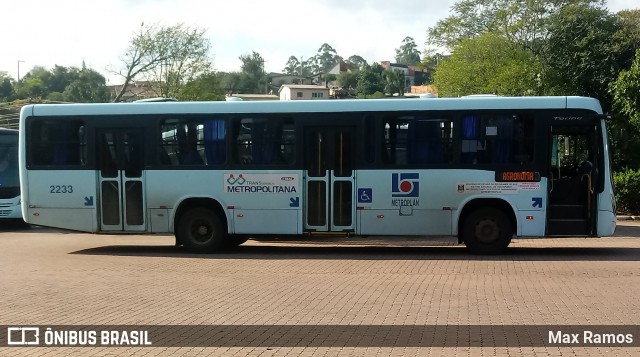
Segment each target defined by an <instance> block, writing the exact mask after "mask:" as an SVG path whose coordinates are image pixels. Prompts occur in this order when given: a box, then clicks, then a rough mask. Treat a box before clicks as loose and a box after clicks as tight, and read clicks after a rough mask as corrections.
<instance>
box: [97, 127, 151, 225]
mask: <svg viewBox="0 0 640 357" xmlns="http://www.w3.org/2000/svg"><path fill="white" fill-rule="evenodd" d="M96 134H97V139H98V140H97V144H98V147H97V149H96V152H97V156H98V160H97V161H98V171H99V187H98V191H99V198H100V203H99V207H100V210H99V215H100V217H99V222H100V230H101V231H138V232H139V231H145V230H146V222H145V214H144V212H145V200H144V171H143V170H142V169H143V162H144V156H143V155H144V152H143V147H144V145H143V143H144V132H143V131H142V129H135V128H134V129H99V130H98V132H97V133H96Z"/></svg>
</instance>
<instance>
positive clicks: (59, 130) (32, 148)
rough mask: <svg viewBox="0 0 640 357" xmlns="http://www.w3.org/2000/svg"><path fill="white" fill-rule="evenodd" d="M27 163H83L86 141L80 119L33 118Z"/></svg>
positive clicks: (50, 164) (29, 132)
mask: <svg viewBox="0 0 640 357" xmlns="http://www.w3.org/2000/svg"><path fill="white" fill-rule="evenodd" d="M28 135H29V138H30V140H29V143H30V145H29V146H28V148H27V150H28V152H27V155H28V159H29V161H28V163H29V164H31V165H36V166H56V167H57V166H84V165H85V164H86V158H87V143H86V138H85V130H84V122H83V121H82V120H55V121H54V120H46V119H45V120H34V121H32V122H31V125H30V126H29V131H28Z"/></svg>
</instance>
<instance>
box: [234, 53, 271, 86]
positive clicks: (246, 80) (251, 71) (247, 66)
mask: <svg viewBox="0 0 640 357" xmlns="http://www.w3.org/2000/svg"><path fill="white" fill-rule="evenodd" d="M240 61H242V65H241V66H240V68H241V72H242V85H241V88H242V89H241V92H242V93H265V92H266V87H267V74H266V73H265V71H264V58H262V56H260V54H259V53H258V52H256V51H252V53H251V54H250V55H242V56H240Z"/></svg>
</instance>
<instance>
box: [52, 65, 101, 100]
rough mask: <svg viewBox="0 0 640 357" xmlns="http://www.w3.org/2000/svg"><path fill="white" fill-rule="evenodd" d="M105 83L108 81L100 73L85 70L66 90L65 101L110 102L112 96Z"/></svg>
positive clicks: (81, 71)
mask: <svg viewBox="0 0 640 357" xmlns="http://www.w3.org/2000/svg"><path fill="white" fill-rule="evenodd" d="M105 83H106V80H105V78H104V76H102V75H101V74H100V73H98V72H96V71H94V70H92V69H88V68H83V69H82V70H80V71H79V72H78V78H77V79H75V80H74V81H72V82H71V83H69V85H67V86H66V88H65V89H64V92H63V94H64V99H65V100H66V101H68V102H76V103H105V102H108V101H109V99H110V96H109V92H108V90H107V87H106V85H105ZM54 93H57V92H54Z"/></svg>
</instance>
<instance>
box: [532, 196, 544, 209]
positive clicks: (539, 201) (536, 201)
mask: <svg viewBox="0 0 640 357" xmlns="http://www.w3.org/2000/svg"><path fill="white" fill-rule="evenodd" d="M531 201H533V204H532V205H531V206H532V207H533V208H536V207H539V208H542V197H533V198H532V199H531Z"/></svg>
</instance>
